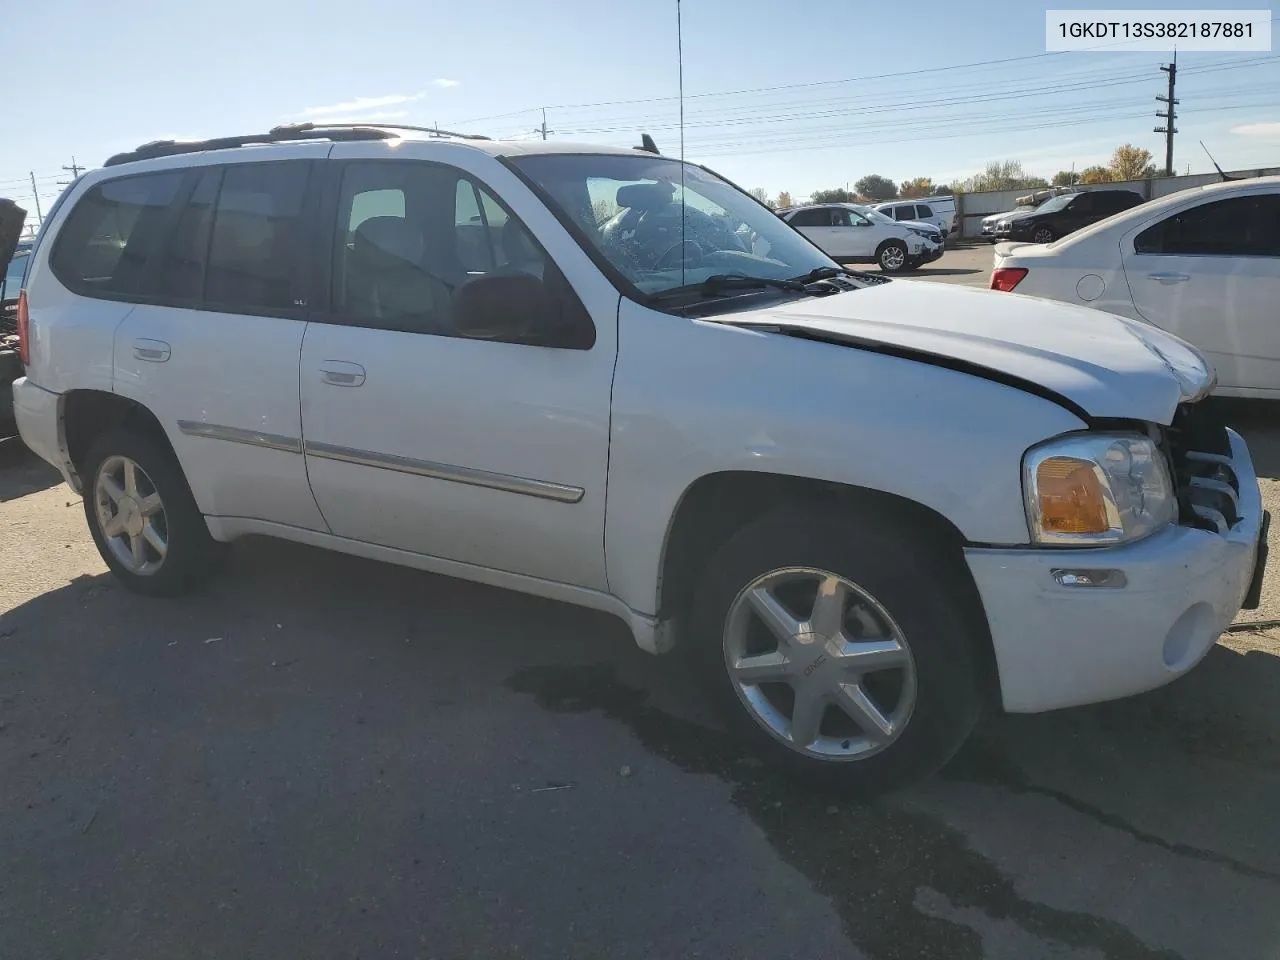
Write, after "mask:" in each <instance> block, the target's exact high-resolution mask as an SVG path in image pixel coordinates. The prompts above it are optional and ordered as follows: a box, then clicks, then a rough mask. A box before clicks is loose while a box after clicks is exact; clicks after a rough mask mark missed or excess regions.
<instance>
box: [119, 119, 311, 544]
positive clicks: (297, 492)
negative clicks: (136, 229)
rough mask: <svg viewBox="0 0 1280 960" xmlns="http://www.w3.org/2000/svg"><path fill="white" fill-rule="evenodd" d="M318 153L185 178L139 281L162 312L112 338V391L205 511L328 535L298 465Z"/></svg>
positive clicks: (304, 151)
mask: <svg viewBox="0 0 1280 960" xmlns="http://www.w3.org/2000/svg"><path fill="white" fill-rule="evenodd" d="M327 149H328V147H327V145H323V144H308V145H297V146H295V147H293V148H291V151H292V153H293V154H294V156H296V157H297V158H298V159H294V160H279V161H275V160H273V161H268V162H260V163H237V164H229V165H209V166H206V167H202V168H196V169H194V170H192V171H191V172H190V173H189V174H188V179H187V181H186V184H185V186H184V189H183V192H182V194H181V195H180V197H179V199H178V201H177V203H176V204H175V209H174V211H173V213H172V214H171V225H170V229H169V230H168V232H167V235H166V241H165V244H164V248H163V250H162V251H161V252H160V253H159V254H158V255H157V256H155V257H153V258H152V259H151V261H150V262H149V263H148V265H147V267H146V268H145V273H144V274H143V278H142V280H141V287H142V289H143V290H144V291H145V293H146V295H147V298H148V299H151V300H162V301H165V303H164V305H161V304H160V303H154V302H152V303H144V304H140V305H138V306H136V307H134V308H133V309H132V310H131V311H130V312H129V314H128V315H127V316H126V317H125V318H124V320H123V322H122V323H121V324H120V325H119V327H118V328H117V330H116V335H115V351H114V352H115V389H116V390H117V392H119V393H121V394H124V395H126V396H129V397H132V398H133V399H135V400H138V401H139V402H140V403H142V404H144V405H145V406H146V407H147V408H148V409H150V410H151V411H152V412H153V413H154V414H155V415H156V417H157V418H158V419H159V420H160V423H161V425H162V426H163V427H164V429H165V431H166V432H167V433H168V435H169V438H170V440H171V442H172V444H173V447H174V450H175V452H176V453H177V454H178V458H179V460H180V461H181V463H182V466H183V469H184V471H185V473H186V475H187V479H188V482H189V483H190V485H191V489H192V493H193V494H194V495H195V498H196V502H197V503H198V504H199V506H200V509H201V510H202V511H203V512H204V513H206V514H210V515H217V516H232V517H249V518H254V519H262V520H271V521H274V522H276V523H284V524H289V525H291V526H298V527H304V528H307V529H312V530H324V529H326V528H325V525H324V520H323V518H322V517H321V516H320V511H319V510H318V508H317V507H316V504H315V499H314V498H313V497H312V495H311V491H310V488H309V487H308V485H307V475H306V463H305V461H304V459H303V457H302V418H301V411H300V409H299V403H298V355H299V353H300V352H301V349H302V337H303V331H304V329H305V327H306V323H305V321H304V320H303V319H302V316H301V314H302V311H301V309H300V308H299V306H298V304H297V298H298V296H299V294H300V293H301V282H300V276H299V275H300V269H301V261H300V257H299V255H298V253H299V251H300V250H301V249H302V248H303V247H304V246H305V245H304V244H303V243H302V240H303V237H304V236H305V228H304V226H303V212H304V204H305V199H306V196H307V186H308V182H309V177H310V174H311V171H312V164H310V163H308V162H306V160H307V159H310V158H314V157H317V156H323V152H324V151H326V150H327ZM126 249H127V248H126ZM290 314H293V315H292V316H291V315H290Z"/></svg>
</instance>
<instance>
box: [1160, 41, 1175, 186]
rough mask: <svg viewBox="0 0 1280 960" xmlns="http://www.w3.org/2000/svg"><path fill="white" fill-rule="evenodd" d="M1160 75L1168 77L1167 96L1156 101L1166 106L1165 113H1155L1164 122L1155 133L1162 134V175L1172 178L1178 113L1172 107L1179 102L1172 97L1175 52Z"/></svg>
mask: <svg viewBox="0 0 1280 960" xmlns="http://www.w3.org/2000/svg"><path fill="white" fill-rule="evenodd" d="M1160 70H1161V72H1162V73H1167V74H1168V75H1169V95H1168V96H1167V97H1161V96H1157V97H1156V99H1157V100H1159V101H1160V102H1161V103H1163V104H1165V105H1166V110H1165V112H1163V113H1161V112H1160V111H1158V110H1157V111H1156V116H1157V117H1160V118H1161V119H1162V120H1164V122H1165V123H1164V126H1163V127H1156V128H1155V132H1156V133H1163V134H1164V175H1165V176H1166V177H1172V176H1173V135H1174V134H1175V133H1177V132H1178V128H1177V127H1175V126H1174V125H1173V122H1174V120H1176V119H1177V116H1178V112H1177V110H1175V109H1174V105H1175V104H1177V103H1178V102H1179V101H1178V100H1175V99H1174V97H1173V89H1174V85H1175V84H1176V83H1177V82H1178V53H1177V51H1176V50H1175V51H1174V54H1173V62H1172V63H1170V64H1167V65H1166V66H1163V67H1161V68H1160Z"/></svg>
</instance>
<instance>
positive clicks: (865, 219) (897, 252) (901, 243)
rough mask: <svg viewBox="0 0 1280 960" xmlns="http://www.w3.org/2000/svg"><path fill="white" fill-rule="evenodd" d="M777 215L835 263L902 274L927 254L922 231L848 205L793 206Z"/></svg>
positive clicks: (924, 236) (924, 235)
mask: <svg viewBox="0 0 1280 960" xmlns="http://www.w3.org/2000/svg"><path fill="white" fill-rule="evenodd" d="M779 216H781V218H782V219H783V220H784V221H786V222H787V223H789V224H791V226H793V227H795V228H796V229H797V230H799V231H800V232H801V233H802V234H804V235H805V236H806V237H808V238H809V239H810V240H812V241H813V242H814V243H816V244H817V245H818V246H819V247H820V248H822V250H823V251H824V252H825V253H826V254H827V255H828V256H829V257H831V259H833V260H835V261H836V262H838V263H875V264H879V266H880V269H881V270H883V271H884V272H885V273H901V272H902V271H903V270H910V269H912V268H913V267H914V266H916V265H919V264H920V263H921V262H923V258H924V257H925V256H926V255H928V254H929V253H930V251H929V250H928V249H927V248H926V244H925V240H926V234H925V232H924V229H923V228H920V227H917V228H914V229H913V228H911V227H909V226H907V225H906V224H901V223H896V222H894V221H891V220H890V219H889V218H888V217H883V216H882V218H881V219H878V220H877V219H874V218H872V217H870V216H868V215H867V214H866V213H863V212H861V211H859V210H858V209H857V207H856V206H855V205H853V204H849V203H821V204H815V205H812V206H807V207H795V208H793V209H790V210H786V211H783V212H782V213H780V214H779Z"/></svg>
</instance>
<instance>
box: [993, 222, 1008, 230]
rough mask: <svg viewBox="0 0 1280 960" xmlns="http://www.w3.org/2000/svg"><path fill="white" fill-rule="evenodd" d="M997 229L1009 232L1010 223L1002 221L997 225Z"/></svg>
mask: <svg viewBox="0 0 1280 960" xmlns="http://www.w3.org/2000/svg"><path fill="white" fill-rule="evenodd" d="M996 229H997V230H1008V229H1009V221H1008V220H1001V221H1000V222H999V223H997V224H996Z"/></svg>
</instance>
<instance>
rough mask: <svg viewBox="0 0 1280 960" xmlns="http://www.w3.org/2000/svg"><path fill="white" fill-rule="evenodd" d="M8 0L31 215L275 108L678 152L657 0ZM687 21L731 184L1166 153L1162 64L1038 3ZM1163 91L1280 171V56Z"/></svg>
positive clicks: (4, 166) (695, 121)
mask: <svg viewBox="0 0 1280 960" xmlns="http://www.w3.org/2000/svg"><path fill="white" fill-rule="evenodd" d="M1060 5H1063V4H1060V3H1055V4H1052V6H1055V7H1056V6H1060ZM1079 5H1080V6H1085V5H1086V4H1079ZM1087 5H1088V6H1094V7H1100V6H1103V4H1101V3H1100V2H1098V0H1094V2H1092V3H1090V4H1087ZM7 6H8V9H7V10H6V12H5V15H4V18H3V31H4V36H5V39H6V40H8V39H10V38H12V37H17V38H21V39H22V41H24V42H20V43H18V44H16V45H14V44H6V62H5V66H6V70H5V73H6V75H7V76H9V77H11V78H14V77H16V78H21V83H20V84H18V83H12V82H11V85H10V87H9V97H8V98H7V102H6V109H5V116H6V119H7V121H8V122H7V123H6V125H5V134H6V135H5V136H4V137H3V138H0V195H8V196H11V197H13V198H14V199H16V200H18V201H19V202H24V203H26V204H27V205H28V206H29V207H30V206H31V197H30V194H31V188H30V184H29V183H24V182H23V178H25V176H26V175H27V172H28V171H34V172H35V173H36V177H37V188H38V190H39V193H40V196H41V200H42V202H43V203H44V204H45V205H46V207H47V205H48V203H49V202H51V201H52V199H53V198H54V197H55V196H56V195H57V193H58V191H59V189H60V188H59V187H58V186H57V180H58V179H60V178H61V177H62V176H63V175H62V173H61V167H62V165H64V164H69V163H70V162H71V158H72V156H73V155H74V156H75V157H76V159H77V160H78V161H79V162H80V163H81V164H82V165H84V164H88V165H89V166H96V165H98V164H100V163H101V162H102V160H103V159H105V158H106V157H107V156H109V155H110V154H111V153H113V152H115V151H118V150H123V149H128V148H130V147H133V146H136V145H137V144H139V143H142V142H144V141H146V140H151V139H157V138H164V137H204V136H216V135H224V134H229V133H245V132H252V131H257V130H262V129H266V128H268V127H270V126H272V125H274V124H277V123H281V122H285V121H288V120H307V119H311V120H322V119H365V120H374V119H380V120H384V121H387V122H392V121H399V122H404V123H423V124H431V123H439V124H440V125H441V126H442V127H446V128H449V127H453V128H465V129H466V130H469V131H474V132H483V133H487V134H490V135H494V136H521V137H527V136H533V135H534V134H533V129H534V127H535V126H537V125H538V123H540V122H541V113H540V111H539V107H541V106H546V107H547V108H548V110H547V121H548V124H547V125H548V127H549V128H550V129H551V130H553V131H556V132H555V134H553V136H555V137H557V138H560V139H573V140H585V141H589V142H601V143H615V144H634V143H637V142H638V140H639V133H640V131H641V130H647V131H649V132H650V133H652V134H653V136H654V137H655V139H656V140H657V142H658V145H659V147H660V148H662V149H663V151H664V152H668V153H675V152H676V151H677V149H678V142H679V137H678V132H677V125H676V118H677V103H676V100H675V94H676V89H677V86H676V43H675V41H676V31H675V9H676V8H675V2H674V0H655V2H648V3H642V2H626V3H621V2H617V0H593V2H586V0H557V2H554V3H549V2H542V3H528V2H518V0H467V2H456V0H455V2H452V3H447V4H446V3H438V2H424V0H361V2H359V3H352V2H351V0H342V2H337V0H311V2H308V3H305V4H303V3H285V2H276V0H220V2H219V3H218V4H216V5H214V6H209V5H205V4H195V3H181V2H176V0H167V2H163V3H158V2H143V0H116V2H113V3H110V4H104V3H101V2H86V0H42V2H39V3H24V4H16V3H11V4H8V5H7ZM1124 6H1125V7H1127V8H1138V7H1144V6H1145V7H1152V8H1154V7H1160V8H1169V7H1176V6H1185V7H1189V8H1200V9H1204V8H1208V7H1213V6H1215V5H1214V4H1211V3H1208V2H1206V0H1200V2H1199V3H1181V4H1180V3H1178V2H1176V0H1163V2H1161V3H1158V4H1151V3H1146V4H1144V3H1143V2H1142V0H1127V2H1126V3H1124ZM1221 6H1223V7H1227V6H1239V4H1228V5H1221ZM682 10H683V18H684V54H685V55H684V84H685V95H686V100H685V116H686V127H685V144H686V155H687V156H688V157H689V158H690V159H696V160H700V161H703V162H706V163H707V164H708V165H710V166H712V167H713V168H714V169H717V170H719V171H720V172H721V173H723V174H725V175H726V176H728V177H731V178H732V179H734V180H735V181H737V182H738V183H740V184H741V185H742V186H744V187H756V186H762V187H764V188H765V189H766V190H768V191H769V192H770V193H771V194H776V193H777V192H778V191H780V190H787V191H789V192H790V193H791V194H792V195H793V197H795V198H797V199H799V198H800V197H803V196H805V195H806V194H808V193H809V192H810V191H812V190H814V189H817V188H820V187H826V186H837V185H843V184H845V183H846V182H851V181H854V180H856V179H858V178H859V177H861V176H863V175H864V174H867V173H880V174H882V175H885V176H888V177H890V178H892V179H894V180H902V179H905V178H907V177H911V176H917V175H920V176H929V177H932V178H933V179H934V181H935V182H944V181H945V182H949V181H951V180H953V179H958V178H961V177H964V176H967V175H968V174H970V173H973V172H975V171H976V170H978V169H980V168H981V167H982V166H983V164H984V163H985V162H987V161H989V160H1002V159H1017V160H1020V161H1022V163H1023V164H1024V166H1026V167H1027V168H1028V169H1029V170H1030V171H1032V172H1037V173H1040V174H1042V175H1044V176H1051V175H1052V174H1053V173H1054V172H1055V171H1056V170H1059V169H1063V168H1067V167H1070V166H1071V164H1072V163H1073V162H1074V164H1075V166H1076V168H1077V169H1081V168H1083V167H1084V166H1087V165H1089V164H1092V163H1098V162H1105V161H1106V159H1107V158H1108V157H1109V156H1110V153H1111V150H1112V149H1113V148H1114V147H1115V146H1116V145H1117V144H1118V143H1121V142H1125V141H1129V142H1133V143H1135V144H1137V145H1139V146H1143V147H1146V148H1148V149H1150V150H1151V152H1152V153H1153V154H1154V155H1155V156H1156V159H1157V162H1160V161H1161V160H1162V159H1163V138H1162V136H1161V135H1159V134H1156V133H1154V132H1152V127H1153V126H1155V125H1156V123H1157V121H1156V119H1155V116H1154V113H1155V110H1156V109H1157V106H1158V105H1157V104H1156V102H1155V100H1154V97H1155V95H1156V94H1157V93H1161V92H1163V83H1164V75H1163V74H1162V73H1160V72H1159V70H1158V67H1159V65H1160V63H1162V62H1164V61H1165V60H1166V59H1167V57H1166V55H1164V54H1155V53H1123V52H1117V51H1115V50H1114V49H1112V50H1108V51H1103V52H1090V53H1065V54H1053V55H1045V50H1044V47H1045V39H1044V10H1045V5H1040V4H1030V3H1023V2H1019V3H1016V4H1009V3H1003V2H1002V3H997V2H994V0H992V2H964V0H949V2H942V0H938V2H934V0H915V2H913V3H898V4H871V3H858V4H851V3H848V2H847V0H845V2H828V0H806V2H804V3H802V4H798V3H795V2H790V3H783V2H775V0H684V2H683V5H682ZM801 11H803V13H801ZM15 54H16V61H15V60H14V56H15ZM1001 60H1003V61H1006V62H1002V63H992V62H991V61H1001ZM974 64H977V65H974ZM966 65H970V66H966ZM736 91H747V92H736ZM1178 95H1179V97H1180V99H1181V100H1182V104H1181V106H1180V110H1181V111H1182V116H1181V118H1180V119H1179V122H1178V127H1179V130H1180V134H1179V137H1178V142H1177V152H1176V156H1175V162H1176V166H1177V168H1178V170H1179V172H1183V171H1185V170H1186V168H1187V165H1188V164H1190V166H1191V170H1192V171H1193V172H1200V171H1204V170H1207V169H1210V168H1209V165H1208V161H1207V159H1206V158H1205V157H1204V154H1203V152H1202V151H1201V149H1200V147H1199V145H1198V144H1197V143H1196V141H1197V140H1199V139H1203V140H1204V141H1205V142H1206V143H1207V144H1208V145H1209V147H1210V149H1211V150H1213V152H1214V154H1215V156H1216V157H1217V158H1218V160H1219V162H1221V163H1222V164H1223V166H1225V167H1228V168H1236V167H1248V166H1258V165H1280V56H1273V55H1270V54H1266V55H1264V54H1258V53H1238V54H1221V53H1214V54H1208V53H1203V54H1184V55H1182V56H1180V57H1179V85H1178Z"/></svg>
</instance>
